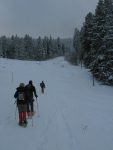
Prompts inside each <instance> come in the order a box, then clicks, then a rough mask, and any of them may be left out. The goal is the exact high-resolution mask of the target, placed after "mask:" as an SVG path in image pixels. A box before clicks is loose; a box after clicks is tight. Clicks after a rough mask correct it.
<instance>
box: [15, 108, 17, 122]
mask: <svg viewBox="0 0 113 150" xmlns="http://www.w3.org/2000/svg"><path fill="white" fill-rule="evenodd" d="M16 112H17V105H16V109H15V120H16Z"/></svg>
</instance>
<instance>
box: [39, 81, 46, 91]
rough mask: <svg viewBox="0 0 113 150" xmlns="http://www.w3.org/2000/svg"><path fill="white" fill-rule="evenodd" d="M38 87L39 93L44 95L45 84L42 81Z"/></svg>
mask: <svg viewBox="0 0 113 150" xmlns="http://www.w3.org/2000/svg"><path fill="white" fill-rule="evenodd" d="M40 87H41V92H42V93H44V89H45V83H44V81H42V82H41V83H40Z"/></svg>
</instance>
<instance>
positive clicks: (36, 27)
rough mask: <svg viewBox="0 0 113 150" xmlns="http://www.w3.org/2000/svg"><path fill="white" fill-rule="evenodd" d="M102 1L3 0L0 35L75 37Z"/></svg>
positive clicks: (0, 11) (0, 1) (0, 15)
mask: <svg viewBox="0 0 113 150" xmlns="http://www.w3.org/2000/svg"><path fill="white" fill-rule="evenodd" d="M97 3H98V0H0V36H2V35H6V36H11V35H15V34H17V35H18V36H24V35H25V34H30V35H31V36H32V37H34V38H37V37H38V36H42V37H43V36H45V35H46V36H49V35H51V36H52V37H58V36H59V37H64V38H67V37H73V33H74V29H75V27H77V28H78V29H80V28H81V26H82V24H83V22H84V17H85V16H86V14H87V13H88V12H89V11H91V12H94V10H95V8H96V5H97Z"/></svg>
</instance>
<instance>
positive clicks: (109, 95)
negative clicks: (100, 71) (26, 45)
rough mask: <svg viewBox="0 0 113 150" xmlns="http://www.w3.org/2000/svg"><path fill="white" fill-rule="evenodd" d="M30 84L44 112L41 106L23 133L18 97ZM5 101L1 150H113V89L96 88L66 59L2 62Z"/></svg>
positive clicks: (0, 110) (0, 105)
mask: <svg viewBox="0 0 113 150" xmlns="http://www.w3.org/2000/svg"><path fill="white" fill-rule="evenodd" d="M29 80H33V83H34V85H35V86H36V89H37V93H38V96H39V97H38V110H37V103H36V101H35V102H34V105H35V111H36V115H35V116H34V118H33V120H28V127H27V128H21V127H19V126H18V124H17V123H18V112H17V110H16V106H15V104H14V101H15V99H14V98H13V95H14V92H15V89H16V87H17V86H18V85H19V83H20V82H24V83H25V84H27V83H28V81H29ZM42 80H44V81H45V83H46V89H45V93H44V94H41V91H40V87H39V83H40V82H41V81H42ZM0 97H1V98H0V150H25V149H26V150H113V88H112V87H108V86H103V85H99V83H96V84H95V86H94V87H93V86H92V77H91V75H90V74H89V73H88V70H86V69H84V68H81V67H79V66H77V67H76V66H71V65H70V64H68V63H67V62H66V61H64V59H63V57H59V58H56V59H53V60H49V61H41V62H37V61H31V62H30V61H19V60H7V59H2V58H1V59H0ZM38 113H39V115H38ZM15 116H16V119H15ZM32 123H33V126H32Z"/></svg>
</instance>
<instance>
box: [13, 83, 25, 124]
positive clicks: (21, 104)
mask: <svg viewBox="0 0 113 150" xmlns="http://www.w3.org/2000/svg"><path fill="white" fill-rule="evenodd" d="M14 97H15V98H16V99H17V100H16V103H17V107H18V112H19V125H23V124H27V120H26V112H27V99H26V94H25V87H24V83H20V85H19V87H17V89H16V92H15V94H14Z"/></svg>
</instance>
